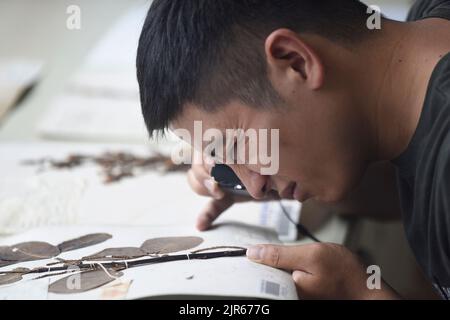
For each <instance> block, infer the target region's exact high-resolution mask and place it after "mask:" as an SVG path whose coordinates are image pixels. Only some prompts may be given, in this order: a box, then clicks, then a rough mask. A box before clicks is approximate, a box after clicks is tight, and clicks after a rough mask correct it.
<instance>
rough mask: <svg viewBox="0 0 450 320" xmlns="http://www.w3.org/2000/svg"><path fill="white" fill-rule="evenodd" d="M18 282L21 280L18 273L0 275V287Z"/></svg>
mask: <svg viewBox="0 0 450 320" xmlns="http://www.w3.org/2000/svg"><path fill="white" fill-rule="evenodd" d="M20 280H22V274H20V273H7V274H2V275H0V286H4V285H6V284H11V283H15V282H18V281H20Z"/></svg>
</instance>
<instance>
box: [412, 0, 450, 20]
mask: <svg viewBox="0 0 450 320" xmlns="http://www.w3.org/2000/svg"><path fill="white" fill-rule="evenodd" d="M431 17H440V18H444V19H449V20H450V0H417V1H416V2H415V3H414V5H413V6H412V8H411V10H410V11H409V14H408V19H407V20H408V21H416V20H421V19H425V18H431Z"/></svg>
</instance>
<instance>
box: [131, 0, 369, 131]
mask: <svg viewBox="0 0 450 320" xmlns="http://www.w3.org/2000/svg"><path fill="white" fill-rule="evenodd" d="M367 18H368V15H367V6H366V5H364V4H363V3H361V2H360V1H358V0H154V1H153V3H152V5H151V7H150V9H149V12H148V15H147V18H146V20H145V24H144V27H143V30H142V34H141V37H140V40H139V48H138V54H137V77H138V82H139V87H140V98H141V105H142V112H143V116H144V120H145V123H146V126H147V129H148V131H149V133H150V135H153V134H154V133H155V132H158V131H161V130H164V129H166V128H167V127H168V126H169V125H170V122H171V121H173V120H175V119H176V117H177V116H178V115H179V114H180V113H181V112H182V109H183V106H184V105H186V104H188V103H189V104H193V105H195V106H198V107H200V108H203V109H204V110H208V111H211V112H214V111H215V110H217V109H218V108H219V107H221V106H224V105H226V104H228V103H230V102H231V101H235V100H236V101H240V102H243V103H244V104H246V105H249V106H252V107H259V108H267V107H272V106H274V105H276V104H277V103H279V102H280V98H279V96H278V95H277V92H276V91H275V89H274V88H273V87H272V85H271V83H270V81H269V78H268V76H267V64H266V59H265V54H264V43H265V40H266V38H267V37H268V36H269V35H270V33H272V32H273V31H274V30H276V29H279V28H288V29H290V30H293V31H295V32H297V33H314V34H318V35H321V36H323V37H326V38H328V39H330V40H332V41H336V42H339V43H342V44H343V45H348V44H353V43H355V42H357V41H360V40H362V39H364V38H365V36H364V35H365V34H367V32H368V28H367V27H366V21H367Z"/></svg>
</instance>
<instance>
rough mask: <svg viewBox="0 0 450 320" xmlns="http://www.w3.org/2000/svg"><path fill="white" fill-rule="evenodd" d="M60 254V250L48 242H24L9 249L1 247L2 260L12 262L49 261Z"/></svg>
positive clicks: (0, 258) (0, 257) (0, 256)
mask: <svg viewBox="0 0 450 320" xmlns="http://www.w3.org/2000/svg"><path fill="white" fill-rule="evenodd" d="M59 254H60V251H59V249H58V248H57V247H55V246H53V245H51V244H49V243H47V242H37V241H34V242H24V243H19V244H15V245H13V246H9V247H8V246H5V247H0V260H3V261H10V262H23V261H34V260H41V259H48V258H52V257H55V256H57V255H59Z"/></svg>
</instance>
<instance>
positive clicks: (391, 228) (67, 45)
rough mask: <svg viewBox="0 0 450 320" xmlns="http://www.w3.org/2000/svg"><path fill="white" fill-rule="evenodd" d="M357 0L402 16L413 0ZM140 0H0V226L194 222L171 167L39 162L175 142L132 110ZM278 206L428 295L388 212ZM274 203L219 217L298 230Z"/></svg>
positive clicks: (161, 149)
mask: <svg viewBox="0 0 450 320" xmlns="http://www.w3.org/2000/svg"><path fill="white" fill-rule="evenodd" d="M364 2H366V3H367V4H371V5H377V6H379V7H380V8H381V10H382V12H383V13H384V14H385V15H386V16H388V17H389V18H392V19H396V20H404V19H405V18H406V15H407V12H408V9H409V7H410V6H411V4H412V2H413V1H409V0H389V1H376V0H373V1H364ZM149 4H150V1H144V0H0V39H1V45H0V236H7V235H9V234H13V233H17V232H21V231H24V230H26V229H29V228H33V227H38V226H42V225H67V224H120V225H124V224H125V225H174V224H192V225H194V222H195V217H196V215H197V214H198V212H199V211H200V209H201V207H202V206H204V205H205V204H206V201H207V200H206V199H203V198H200V197H197V196H195V195H194V194H193V193H192V192H191V191H190V190H189V187H188V186H187V183H186V181H185V176H184V173H183V172H174V173H167V172H165V171H164V170H163V171H161V170H160V169H158V170H156V169H154V168H153V167H152V170H149V171H148V172H145V173H144V174H141V173H140V172H139V170H135V171H133V172H132V173H131V176H135V177H133V178H130V179H124V180H120V181H117V183H114V184H105V183H104V182H105V181H104V178H105V177H104V176H102V174H104V172H103V171H102V170H103V169H104V168H101V167H98V166H97V167H95V166H90V167H88V168H85V167H83V168H81V169H73V168H71V165H70V164H69V165H67V163H66V166H63V168H62V170H52V169H54V168H51V170H47V169H43V168H42V166H43V165H45V164H47V166H48V164H49V163H50V164H52V159H58V160H59V161H66V162H67V159H69V158H70V157H71V156H72V160H73V159H74V158H73V156H74V155H80V154H83V155H86V154H89V155H90V156H91V157H100V156H102V155H104V154H105V152H110V155H111V154H112V155H114V156H115V157H117V155H118V154H121V153H122V154H123V153H126V155H128V156H130V155H132V156H134V157H148V154H152V156H154V155H155V154H157V155H159V154H162V155H167V154H169V153H170V150H171V149H172V148H173V146H174V145H176V144H177V142H176V141H175V140H174V139H172V138H171V137H169V138H167V139H160V140H158V141H156V142H155V141H150V140H149V139H148V136H147V134H146V131H145V127H144V123H143V120H142V117H141V115H140V107H139V96H138V95H139V93H138V87H137V81H136V77H135V66H134V61H135V55H136V48H137V41H138V37H139V34H140V28H141V27H142V24H143V21H144V19H145V14H146V10H147V9H148V7H149ZM69 160H70V159H69ZM72 160H71V161H72ZM53 161H56V160H53ZM24 162H27V163H28V164H30V163H31V164H32V165H24ZM69 162H70V161H69ZM33 164H34V165H33ZM53 164H54V163H53ZM50 167H52V165H50ZM53 167H55V166H54V165H53ZM59 169H61V168H59ZM72 169H73V170H72ZM137 169H141V168H140V167H139V168H137ZM128 170H129V168H128ZM133 170H134V168H133ZM181 171H182V170H181ZM136 172H138V173H136ZM126 173H127V174H128V173H129V172H128V171H127V172H126ZM174 198H175V200H174ZM288 207H289V209H290V210H291V211H290V214H292V217H295V218H296V219H300V216H301V220H302V221H303V222H304V223H305V224H307V225H309V226H310V228H312V229H313V230H314V232H315V233H316V234H317V236H318V237H319V238H321V239H322V240H324V241H330V242H336V243H341V244H345V245H347V246H349V247H350V248H352V249H353V250H354V251H356V252H358V253H359V254H361V256H363V257H364V259H365V260H366V261H367V262H368V263H371V264H378V265H380V266H381V268H382V272H383V277H384V278H385V279H386V280H387V281H388V282H389V283H390V284H391V285H392V286H393V287H394V288H395V289H396V290H398V291H399V292H400V293H401V294H403V295H404V296H405V297H407V298H434V294H433V293H432V290H431V288H430V286H429V285H428V283H427V282H426V281H425V280H424V279H423V276H422V275H421V272H420V271H419V269H418V268H417V266H416V264H415V262H414V259H413V258H412V256H411V253H410V251H409V248H408V245H407V243H406V241H405V239H404V234H403V229H402V226H401V224H400V223H398V222H393V223H387V224H386V223H379V222H375V221H366V220H362V219H356V218H345V219H344V218H339V217H335V216H333V215H332V213H331V212H321V211H320V210H316V209H315V208H314V207H309V206H308V204H305V205H304V206H303V207H301V206H300V205H296V204H292V203H290V204H289V206H288ZM277 210H278V209H275V208H273V206H271V205H270V204H265V205H262V204H243V205H239V206H235V208H233V209H232V210H230V212H229V213H227V214H226V216H225V217H223V219H232V220H241V221H243V222H247V223H258V224H263V225H267V226H270V227H273V228H275V229H277V231H278V232H279V234H280V238H282V239H283V240H284V241H298V239H297V238H296V236H293V234H292V232H293V230H292V228H290V227H289V223H288V222H286V221H285V220H283V218H282V217H281V215H280V213H279V212H276V211H277ZM298 212H300V213H301V214H300V215H299V214H298ZM221 219H222V218H221ZM300 241H305V240H300Z"/></svg>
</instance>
